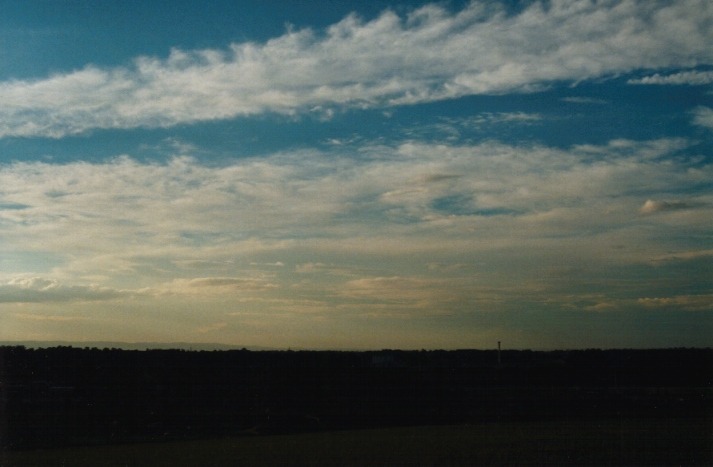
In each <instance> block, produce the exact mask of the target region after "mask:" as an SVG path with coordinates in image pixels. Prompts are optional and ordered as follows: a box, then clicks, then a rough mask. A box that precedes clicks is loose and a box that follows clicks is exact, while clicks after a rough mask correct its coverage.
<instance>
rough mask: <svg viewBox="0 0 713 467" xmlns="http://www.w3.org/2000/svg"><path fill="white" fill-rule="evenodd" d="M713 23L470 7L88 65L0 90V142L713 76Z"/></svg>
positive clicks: (691, 12)
mask: <svg viewBox="0 0 713 467" xmlns="http://www.w3.org/2000/svg"><path fill="white" fill-rule="evenodd" d="M712 21H713V4H711V3H710V2H707V1H705V0H684V1H677V2H664V1H607V2H597V3H593V2H590V1H585V0H581V1H576V2H570V1H568V2H563V1H562V2H561V1H554V2H551V3H549V4H547V6H545V5H543V4H542V3H540V2H536V3H533V4H532V5H530V6H528V7H526V8H525V9H524V10H522V11H520V12H518V13H516V14H514V15H508V14H507V13H506V12H505V11H504V10H503V9H502V8H500V7H499V6H498V5H493V4H490V3H484V2H478V1H473V2H472V3H470V4H469V5H467V6H466V7H465V8H463V9H462V10H460V11H456V12H451V11H448V10H447V9H445V8H443V7H440V6H438V5H436V4H431V5H426V6H424V7H422V8H419V9H417V10H415V11H412V12H411V13H409V14H407V15H405V16H398V15H397V14H396V13H394V12H392V11H386V12H384V13H382V14H381V15H380V16H378V17H377V18H374V19H372V20H369V21H366V20H363V19H361V18H359V17H357V16H356V15H350V16H347V17H346V18H344V19H343V20H342V21H340V22H339V23H336V24H334V25H332V26H330V27H329V28H327V29H326V30H325V31H313V30H310V29H301V30H289V31H287V32H286V33H285V34H284V35H282V36H280V37H276V38H274V39H272V40H269V41H267V42H264V43H253V42H248V43H239V44H231V45H230V46H229V47H228V48H227V49H223V50H214V49H213V50H188V51H185V50H179V49H174V50H172V51H171V53H170V55H169V56H168V57H167V58H157V57H139V58H136V59H135V60H134V62H133V63H132V65H131V66H127V67H116V68H110V69H109V68H99V67H96V66H93V65H87V66H86V67H85V68H83V69H81V70H77V71H73V72H68V73H60V74H57V75H54V76H50V77H46V78H39V79H36V80H19V81H6V82H3V83H0V102H2V103H3V105H2V108H1V109H0V137H12V136H14V137H18V136H19V137H31V136H41V137H50V138H61V137H64V136H67V135H74V134H81V133H85V132H87V131H89V130H91V129H101V128H123V129H126V128H137V127H149V128H156V127H169V126H173V125H178V124H182V123H190V122H196V121H209V120H216V119H227V118H234V117H239V116H248V115H256V114H265V113H278V114H286V115H295V114H300V113H305V112H307V113H310V112H311V113H317V114H319V115H321V116H323V117H324V118H329V116H330V115H331V113H332V112H333V111H334V109H335V108H341V107H346V108H371V107H388V106H394V105H407V104H416V103H423V102H430V101H436V100H441V99H450V98H455V97H459V96H466V95H473V94H499V93H512V92H530V91H535V90H538V89H541V88H543V87H546V86H547V85H548V84H549V83H552V82H554V81H562V80H564V81H574V82H578V81H582V80H588V79H592V78H599V77H606V76H608V75H614V74H618V73H626V72H630V71H633V70H637V69H642V68H646V69H656V68H668V67H694V66H698V65H701V64H712V63H713V49H712V48H711V47H710V46H709V44H711V43H713V31H712V28H710V24H711V22H712ZM632 44H635V46H632ZM695 77H698V78H700V76H698V75H695V76H693V75H691V76H689V77H687V78H681V79H684V80H685V79H688V80H689V81H690V80H691V79H693V78H695ZM670 79H671V80H672V79H673V78H670Z"/></svg>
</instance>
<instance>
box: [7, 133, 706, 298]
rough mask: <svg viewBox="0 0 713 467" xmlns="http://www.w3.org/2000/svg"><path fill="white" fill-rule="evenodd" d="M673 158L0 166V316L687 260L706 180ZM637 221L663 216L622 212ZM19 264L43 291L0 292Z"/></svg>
mask: <svg viewBox="0 0 713 467" xmlns="http://www.w3.org/2000/svg"><path fill="white" fill-rule="evenodd" d="M684 147H685V141H682V140H659V141H647V142H636V141H627V140H617V141H612V142H611V143H609V144H606V145H602V146H577V147H573V148H571V149H569V150H563V149H554V148H547V147H540V146H526V147H525V146H510V145H505V144H498V143H492V142H490V143H482V144H473V145H460V146H454V145H446V144H426V143H416V142H409V143H403V144H400V145H396V146H361V147H356V148H355V147H338V148H335V149H334V152H330V153H323V152H319V151H299V152H293V153H278V154H273V155H271V156H265V157H262V158H259V159H237V160H235V161H233V162H232V163H230V164H227V165H223V166H217V165H211V166H206V165H202V164H200V163H199V162H197V161H196V160H194V159H191V158H189V157H178V158H175V159H172V160H169V161H167V162H166V163H162V164H158V163H141V162H138V161H136V160H133V159H131V158H128V157H122V158H118V159H116V160H113V161H109V162H106V163H86V162H73V163H66V164H48V163H43V162H26V163H19V162H18V163H13V164H6V165H0V225H1V226H2V229H1V230H0V249H2V251H10V252H13V253H15V254H16V258H18V259H16V260H14V261H15V262H14V263H12V265H10V264H9V263H8V264H5V265H3V271H4V272H3V273H2V274H3V275H2V276H0V279H5V280H6V281H7V282H6V283H5V285H4V286H3V287H4V288H0V301H1V300H4V301H6V302H7V301H10V300H20V299H22V300H25V299H26V300H39V299H41V298H42V297H45V299H49V298H50V297H51V298H52V299H55V300H59V299H61V298H62V297H68V296H70V295H71V296H84V297H87V299H92V297H96V298H97V299H98V298H99V297H107V298H110V297H113V296H117V297H119V296H126V295H127V294H129V292H126V291H127V290H129V291H130V290H134V291H142V292H141V293H143V294H144V295H146V296H148V295H156V294H161V293H167V294H172V295H176V296H179V295H195V296H207V295H211V294H214V295H230V294H233V296H235V297H237V296H241V297H258V296H260V297H264V296H266V295H270V294H272V295H274V294H288V293H289V292H288V291H289V290H291V289H290V287H291V286H292V285H294V284H293V282H294V281H297V282H299V281H300V280H306V281H314V282H313V283H312V284H313V286H314V287H316V288H317V289H319V293H317V292H315V295H320V294H322V295H323V294H324V290H323V289H324V287H327V285H329V287H336V286H338V283H339V282H340V281H344V280H347V279H349V280H358V279H360V278H370V277H385V278H391V277H394V276H396V275H398V276H399V277H401V278H402V279H403V280H404V281H406V282H399V283H398V285H399V286H403V287H405V288H406V289H409V290H411V289H415V288H413V287H411V288H409V287H408V285H409V284H415V282H413V281H412V282H408V281H409V280H411V279H412V278H413V277H419V274H444V273H447V274H450V275H453V276H454V277H458V276H459V275H460V274H463V275H467V274H472V271H469V270H464V269H462V268H448V267H447V265H448V264H464V263H468V262H471V261H472V262H473V264H477V265H481V264H482V265H483V267H489V268H491V269H490V271H491V272H492V274H489V275H488V278H489V279H488V280H489V281H495V282H500V281H509V280H511V279H510V278H509V277H508V275H509V274H511V273H513V272H514V271H519V272H518V274H523V275H524V276H525V277H529V275H530V274H532V275H533V276H532V277H538V274H537V273H536V272H535V271H536V270H537V268H542V267H545V266H546V265H547V264H549V263H551V264H557V263H558V262H560V261H564V260H563V259H562V258H567V257H568V255H572V256H571V257H572V258H576V261H578V262H579V261H584V260H585V258H586V261H589V262H591V263H592V264H596V263H599V262H604V263H607V264H614V263H616V264H625V263H631V262H646V261H649V260H650V259H651V258H656V257H660V256H662V255H665V254H674V253H675V252H677V251H691V250H696V249H697V248H698V249H701V248H702V246H701V245H698V246H697V245H695V244H689V243H685V244H679V243H677V242H678V241H679V240H677V239H680V235H679V234H678V232H681V231H682V230H685V231H686V232H687V235H688V236H690V238H692V239H695V238H707V237H706V235H707V233H708V232H710V221H709V218H710V217H709V216H710V215H711V214H712V213H711V211H712V209H713V208H712V207H713V194H712V193H711V192H710V189H709V184H710V180H711V179H713V172H712V171H713V167H711V166H705V165H703V166H701V165H699V164H697V163H696V162H695V161H690V162H689V161H688V160H687V159H685V158H684V157H676V158H672V157H670V156H672V155H674V154H677V152H678V151H680V150H681V149H682V148H684ZM355 153H358V154H359V155H360V157H354V154H355ZM681 193H686V195H685V197H684V196H682V195H681ZM647 200H649V201H647ZM3 206H5V207H4V208H3ZM694 207H695V208H696V209H692V208H694ZM683 208H689V209H683ZM639 210H641V211H642V212H643V213H648V214H653V213H655V212H661V211H671V212H672V214H671V215H670V216H665V215H657V216H636V215H632V214H636V212H637V211H639ZM674 214H675V215H674ZM653 226H656V229H653ZM652 229H653V230H652ZM654 230H655V231H656V232H657V234H656V235H655V236H652V235H651V232H652V231H654ZM667 233H669V234H671V235H667ZM674 234H675V235H674ZM612 244H618V245H624V246H625V247H624V248H622V249H617V250H614V249H612ZM553 248H554V249H556V250H557V251H558V252H559V253H558V254H557V255H554V256H553V255H552V254H551V252H552V251H553V250H552V249H553ZM24 257H27V258H30V259H32V261H36V260H35V259H34V258H38V257H42V258H44V260H43V261H44V264H45V268H46V270H47V272H46V273H44V274H42V277H44V278H45V279H44V281H43V280H40V279H33V280H29V279H23V280H26V281H28V280H29V282H23V283H20V282H11V281H12V280H13V278H14V277H18V276H22V277H24V276H25V275H27V274H30V273H31V271H33V270H35V269H33V268H36V266H35V265H34V263H33V264H29V263H28V265H27V268H26V269H23V263H22V261H23V260H22V258H24ZM1 258H2V257H0V259H1ZM28 261H29V260H28ZM394 264H398V265H399V267H398V269H397V270H393V271H392V270H391V269H390V268H391V267H392V265H394ZM429 264H441V265H442V266H441V267H439V268H438V270H433V269H431V270H429V269H428V268H429V266H428V265H429ZM177 265H178V266H179V267H178V268H177V267H176V266H177ZM357 265H359V267H358V268H357ZM486 265H487V266H486ZM350 268H351V269H350ZM429 271H430V272H429ZM308 272H311V273H313V274H305V273H308ZM397 282H398V281H395V280H391V281H390V282H389V281H388V280H386V279H384V280H381V281H372V282H370V283H369V284H370V285H373V286H375V285H381V286H382V290H386V289H385V288H384V287H385V286H386V285H393V284H396V283H397ZM60 283H62V284H68V285H65V286H60V285H58V284H60ZM92 283H93V284H99V285H97V286H88V285H86V284H92ZM73 284H76V287H77V288H74V289H73V288H71V287H72V285H73ZM355 284H357V285H358V283H356V282H355V283H353V284H352V285H355ZM369 284H367V285H369ZM444 288H447V286H446V285H444ZM352 290H356V289H354V288H353V289H352ZM361 290H362V291H364V290H366V289H364V288H362V289H361ZM371 290H375V289H374V288H372V289H371ZM136 293H139V292H136ZM3 294H4V295H3ZM122 294H124V295H122ZM3 297H4V298H3ZM11 297H14V298H11ZM23 297H24V298H23ZM33 297H38V298H33Z"/></svg>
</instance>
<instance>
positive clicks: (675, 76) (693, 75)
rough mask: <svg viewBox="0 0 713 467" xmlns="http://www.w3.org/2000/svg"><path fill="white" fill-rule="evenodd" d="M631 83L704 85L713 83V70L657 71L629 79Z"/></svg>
mask: <svg viewBox="0 0 713 467" xmlns="http://www.w3.org/2000/svg"><path fill="white" fill-rule="evenodd" d="M627 83H629V84H657V85H661V84H675V85H681V84H688V85H702V84H711V83H713V71H682V72H679V73H672V74H669V75H660V74H658V73H655V74H653V75H650V76H644V77H643V78H636V79H630V80H628V81H627Z"/></svg>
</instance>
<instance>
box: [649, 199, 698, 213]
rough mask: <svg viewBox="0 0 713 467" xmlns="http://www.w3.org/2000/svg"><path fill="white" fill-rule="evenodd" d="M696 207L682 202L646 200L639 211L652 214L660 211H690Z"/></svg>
mask: <svg viewBox="0 0 713 467" xmlns="http://www.w3.org/2000/svg"><path fill="white" fill-rule="evenodd" d="M694 207H696V205H695V204H692V203H687V202H684V201H654V200H651V199H648V200H646V202H645V203H644V205H643V206H641V209H640V210H639V211H641V212H642V213H643V214H653V213H657V212H662V211H678V210H681V209H691V208H694Z"/></svg>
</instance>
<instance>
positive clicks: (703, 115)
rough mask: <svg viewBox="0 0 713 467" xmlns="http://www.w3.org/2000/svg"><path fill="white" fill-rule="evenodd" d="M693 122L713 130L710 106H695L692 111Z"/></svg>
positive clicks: (712, 116)
mask: <svg viewBox="0 0 713 467" xmlns="http://www.w3.org/2000/svg"><path fill="white" fill-rule="evenodd" d="M693 124H694V125H698V126H702V127H704V128H708V129H710V130H713V109H711V108H710V107H703V106H700V107H697V108H696V109H695V110H694V111H693Z"/></svg>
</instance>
